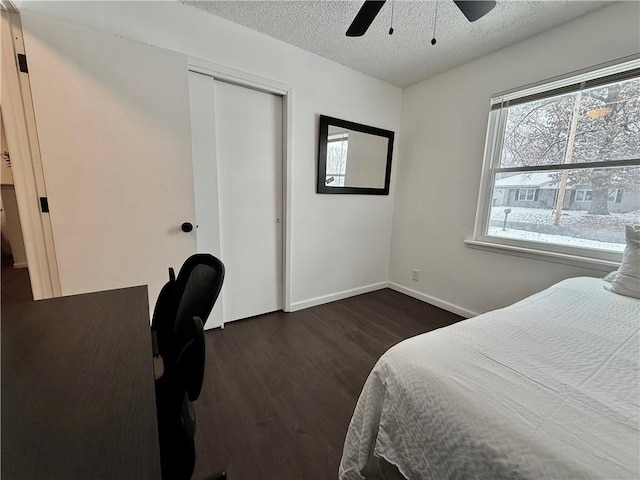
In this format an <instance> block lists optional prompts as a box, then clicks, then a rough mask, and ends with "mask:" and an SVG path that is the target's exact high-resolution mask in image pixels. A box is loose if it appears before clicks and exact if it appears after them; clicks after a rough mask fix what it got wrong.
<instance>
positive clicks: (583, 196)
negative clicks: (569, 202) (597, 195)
mask: <svg viewBox="0 0 640 480" xmlns="http://www.w3.org/2000/svg"><path fill="white" fill-rule="evenodd" d="M587 195H588V196H589V198H587ZM610 195H611V192H609V194H608V195H607V201H608V198H609V196H610ZM578 197H580V198H578ZM592 198H593V192H592V191H591V189H590V188H578V189H576V198H575V200H574V202H578V203H587V202H591V199H592Z"/></svg>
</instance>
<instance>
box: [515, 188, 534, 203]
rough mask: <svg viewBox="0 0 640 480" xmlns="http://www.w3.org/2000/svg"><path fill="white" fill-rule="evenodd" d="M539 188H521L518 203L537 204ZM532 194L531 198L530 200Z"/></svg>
mask: <svg viewBox="0 0 640 480" xmlns="http://www.w3.org/2000/svg"><path fill="white" fill-rule="evenodd" d="M536 190H537V188H520V189H518V200H517V201H518V202H535V200H536ZM522 192H524V198H522ZM529 193H531V198H529Z"/></svg>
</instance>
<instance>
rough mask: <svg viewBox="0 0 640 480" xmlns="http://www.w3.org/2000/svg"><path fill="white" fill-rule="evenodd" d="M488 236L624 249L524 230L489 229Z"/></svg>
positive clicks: (582, 239) (618, 250)
mask: <svg viewBox="0 0 640 480" xmlns="http://www.w3.org/2000/svg"><path fill="white" fill-rule="evenodd" d="M488 235H489V236H492V237H503V238H513V239H516V240H526V241H529V242H541V243H553V244H556V245H571V246H572V247H584V248H598V249H602V250H612V251H615V252H622V251H623V250H624V247H625V245H624V244H623V243H610V242H599V241H598V240H588V239H586V238H575V237H568V236H564V235H551V234H548V233H538V232H527V231H524V230H515V229H512V228H507V230H506V231H503V230H502V228H500V227H489V231H488Z"/></svg>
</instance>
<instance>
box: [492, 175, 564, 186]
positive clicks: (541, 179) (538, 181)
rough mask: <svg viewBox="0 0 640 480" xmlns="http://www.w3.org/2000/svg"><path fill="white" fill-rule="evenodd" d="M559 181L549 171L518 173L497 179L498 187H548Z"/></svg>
mask: <svg viewBox="0 0 640 480" xmlns="http://www.w3.org/2000/svg"><path fill="white" fill-rule="evenodd" d="M556 184H557V182H556V181H555V180H554V178H553V175H552V174H550V173H547V172H528V173H518V174H516V175H512V176H510V177H506V178H501V179H499V180H496V184H495V185H496V187H548V188H554V187H555V186H556Z"/></svg>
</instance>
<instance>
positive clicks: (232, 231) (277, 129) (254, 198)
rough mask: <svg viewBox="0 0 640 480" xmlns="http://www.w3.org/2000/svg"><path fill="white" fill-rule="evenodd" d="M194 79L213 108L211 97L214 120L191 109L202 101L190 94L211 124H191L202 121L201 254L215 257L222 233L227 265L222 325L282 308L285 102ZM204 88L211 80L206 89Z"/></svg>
mask: <svg viewBox="0 0 640 480" xmlns="http://www.w3.org/2000/svg"><path fill="white" fill-rule="evenodd" d="M190 75H191V81H190V82H191V83H190V85H191V86H192V87H193V86H194V85H196V84H199V85H200V86H199V87H197V86H196V87H195V88H196V89H198V90H203V89H206V92H207V93H206V94H205V95H204V96H202V97H200V99H199V100H200V101H202V102H205V103H206V104H207V105H211V97H213V105H211V108H212V110H210V112H213V117H211V115H210V113H209V114H206V113H205V110H204V108H203V107H202V104H201V105H200V106H195V105H194V102H195V101H198V99H196V96H195V92H196V90H192V109H195V110H196V111H198V110H199V111H201V115H200V117H201V118H200V121H206V125H207V126H203V125H194V124H193V122H195V121H198V119H195V118H194V116H193V113H192V131H193V132H194V134H193V141H194V172H195V175H196V177H195V191H196V218H197V222H198V225H199V228H198V236H197V238H198V250H199V251H208V250H211V251H213V253H214V254H215V251H214V250H215V248H216V232H217V241H218V242H219V243H218V245H219V251H220V255H219V256H220V258H221V260H222V261H223V262H224V264H225V266H226V278H225V283H224V286H223V289H222V303H221V308H222V319H223V321H224V322H230V321H233V320H238V319H242V318H247V317H251V316H254V315H259V314H262V313H268V312H272V311H275V310H280V309H282V264H283V257H282V221H281V218H282V98H281V97H279V96H276V95H271V94H268V93H263V92H259V91H256V90H252V89H248V88H244V87H239V86H236V85H231V84H229V83H224V82H220V81H216V80H214V79H213V78H211V77H205V76H203V75H199V74H195V73H191V74H190ZM194 76H199V77H201V78H198V79H194ZM203 82H208V83H207V86H206V87H205V86H204V84H203ZM205 117H206V118H205ZM198 131H200V132H201V134H200V135H197V133H196V132H198ZM206 131H208V132H210V135H209V136H208V137H207V136H206V135H204V133H206ZM197 137H200V140H198V138H197ZM196 143H198V145H197V144H196ZM205 152H208V153H205ZM199 165H201V167H202V168H201V167H200V166H199ZM212 169H214V170H215V171H212ZM201 175H202V176H204V178H199V177H200V176H201ZM214 177H215V179H214ZM212 189H215V191H216V193H217V195H215V196H214V195H213V194H212V191H213V190H212ZM216 202H217V205H216ZM216 222H217V227H218V228H217V230H216V228H215V225H214V223H216ZM201 232H202V233H201ZM207 232H208V233H207ZM211 320H212V322H211V324H210V325H207V326H208V327H211V326H216V323H217V322H216V320H215V318H214V317H213V316H212V319H211Z"/></svg>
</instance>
